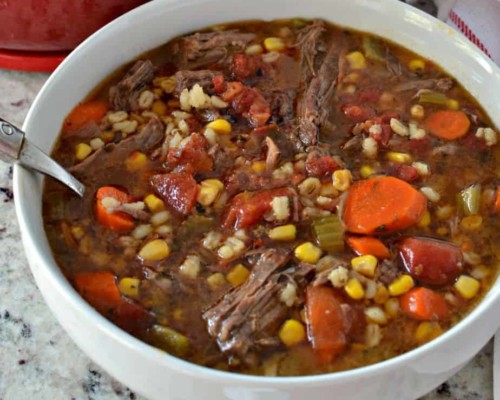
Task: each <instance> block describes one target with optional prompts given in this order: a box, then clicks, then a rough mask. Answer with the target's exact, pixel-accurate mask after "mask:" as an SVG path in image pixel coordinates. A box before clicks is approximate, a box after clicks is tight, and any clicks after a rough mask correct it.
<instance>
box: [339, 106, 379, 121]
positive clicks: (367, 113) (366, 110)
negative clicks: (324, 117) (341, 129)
mask: <svg viewBox="0 0 500 400" xmlns="http://www.w3.org/2000/svg"><path fill="white" fill-rule="evenodd" d="M342 112H343V113H344V115H345V116H346V117H347V118H349V119H350V120H351V121H354V122H363V121H366V120H367V119H371V118H373V117H374V116H375V111H374V110H373V108H371V107H368V106H358V105H355V104H346V105H344V106H342Z"/></svg>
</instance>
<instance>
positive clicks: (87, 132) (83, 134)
mask: <svg viewBox="0 0 500 400" xmlns="http://www.w3.org/2000/svg"><path fill="white" fill-rule="evenodd" d="M101 133H102V132H101V129H100V128H99V125H97V122H95V121H90V122H88V123H86V124H85V125H83V126H82V127H81V128H78V129H77V130H75V131H70V132H66V133H65V135H66V137H77V138H80V139H93V138H96V137H99V136H100V135H101Z"/></svg>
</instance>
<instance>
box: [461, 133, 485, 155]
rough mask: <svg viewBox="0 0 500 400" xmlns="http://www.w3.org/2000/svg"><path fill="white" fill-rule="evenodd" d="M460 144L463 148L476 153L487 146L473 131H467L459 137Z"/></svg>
mask: <svg viewBox="0 0 500 400" xmlns="http://www.w3.org/2000/svg"><path fill="white" fill-rule="evenodd" d="M460 145H461V146H463V147H464V148H465V149H467V150H469V151H471V152H474V153H477V152H480V151H484V150H486V149H487V148H488V146H487V145H486V141H485V140H484V139H481V138H478V137H476V135H474V134H473V133H469V134H468V135H465V136H464V137H462V138H461V139H460Z"/></svg>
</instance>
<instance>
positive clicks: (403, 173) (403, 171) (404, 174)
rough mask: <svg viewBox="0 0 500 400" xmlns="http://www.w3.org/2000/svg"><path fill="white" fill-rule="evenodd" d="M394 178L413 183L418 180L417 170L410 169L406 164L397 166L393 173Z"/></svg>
mask: <svg viewBox="0 0 500 400" xmlns="http://www.w3.org/2000/svg"><path fill="white" fill-rule="evenodd" d="M394 176H395V177H396V178H399V179H402V180H403V181H406V182H414V181H416V180H417V179H418V178H420V175H419V173H418V171H417V169H416V168H415V167H412V166H411V165H406V164H402V165H398V167H397V168H396V170H395V171H394Z"/></svg>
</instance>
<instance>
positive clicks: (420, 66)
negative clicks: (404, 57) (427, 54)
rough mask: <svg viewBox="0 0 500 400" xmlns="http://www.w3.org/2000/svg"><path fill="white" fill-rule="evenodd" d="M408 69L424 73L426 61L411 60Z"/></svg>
mask: <svg viewBox="0 0 500 400" xmlns="http://www.w3.org/2000/svg"><path fill="white" fill-rule="evenodd" d="M408 67H409V68H410V69H411V70H412V71H423V70H424V69H425V61H424V60H420V59H414V60H411V61H410V62H409V63H408Z"/></svg>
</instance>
